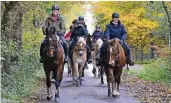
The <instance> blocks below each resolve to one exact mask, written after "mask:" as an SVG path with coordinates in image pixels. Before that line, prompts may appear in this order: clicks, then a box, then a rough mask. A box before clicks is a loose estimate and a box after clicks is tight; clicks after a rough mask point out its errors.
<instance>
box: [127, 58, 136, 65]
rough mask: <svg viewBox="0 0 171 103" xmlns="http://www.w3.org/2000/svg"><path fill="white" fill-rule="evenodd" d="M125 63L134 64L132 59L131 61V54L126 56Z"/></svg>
mask: <svg viewBox="0 0 171 103" xmlns="http://www.w3.org/2000/svg"><path fill="white" fill-rule="evenodd" d="M127 63H128V64H129V65H130V66H133V65H134V61H133V59H132V58H131V56H127Z"/></svg>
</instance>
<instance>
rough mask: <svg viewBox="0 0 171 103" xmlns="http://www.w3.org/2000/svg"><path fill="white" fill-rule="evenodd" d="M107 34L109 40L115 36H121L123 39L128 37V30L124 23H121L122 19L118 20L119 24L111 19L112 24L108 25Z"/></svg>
mask: <svg viewBox="0 0 171 103" xmlns="http://www.w3.org/2000/svg"><path fill="white" fill-rule="evenodd" d="M105 36H106V39H107V40H110V39H113V38H119V39H121V40H125V39H126V38H127V32H126V30H125V27H124V25H123V24H121V22H120V21H118V25H116V26H115V24H113V23H112V21H111V22H110V24H108V25H106V32H105Z"/></svg>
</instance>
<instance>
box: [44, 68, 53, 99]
mask: <svg viewBox="0 0 171 103" xmlns="http://www.w3.org/2000/svg"><path fill="white" fill-rule="evenodd" d="M46 69H47V68H46ZM45 75H46V86H47V100H50V99H51V98H52V90H51V81H50V71H48V70H45Z"/></svg>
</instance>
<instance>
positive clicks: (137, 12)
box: [130, 8, 146, 17]
mask: <svg viewBox="0 0 171 103" xmlns="http://www.w3.org/2000/svg"><path fill="white" fill-rule="evenodd" d="M145 13H146V10H145V8H137V9H134V10H132V11H131V12H130V14H133V15H134V16H136V17H141V16H143V15H144V14H145Z"/></svg>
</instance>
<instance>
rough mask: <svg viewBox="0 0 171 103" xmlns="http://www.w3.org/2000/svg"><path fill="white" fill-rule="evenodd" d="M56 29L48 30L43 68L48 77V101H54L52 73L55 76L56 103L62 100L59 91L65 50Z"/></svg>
mask: <svg viewBox="0 0 171 103" xmlns="http://www.w3.org/2000/svg"><path fill="white" fill-rule="evenodd" d="M55 31H56V30H55V28H54V27H50V28H46V32H47V35H46V37H45V41H46V43H45V48H44V50H43V67H44V72H45V75H46V86H47V100H50V99H52V91H51V81H50V79H51V78H50V74H51V73H50V72H51V71H52V72H53V73H54V74H55V87H56V91H55V101H56V102H58V101H59V100H60V97H59V89H60V84H61V81H62V78H63V71H64V56H65V55H64V49H63V47H62V45H61V43H60V38H59V36H57V35H56V34H55Z"/></svg>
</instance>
